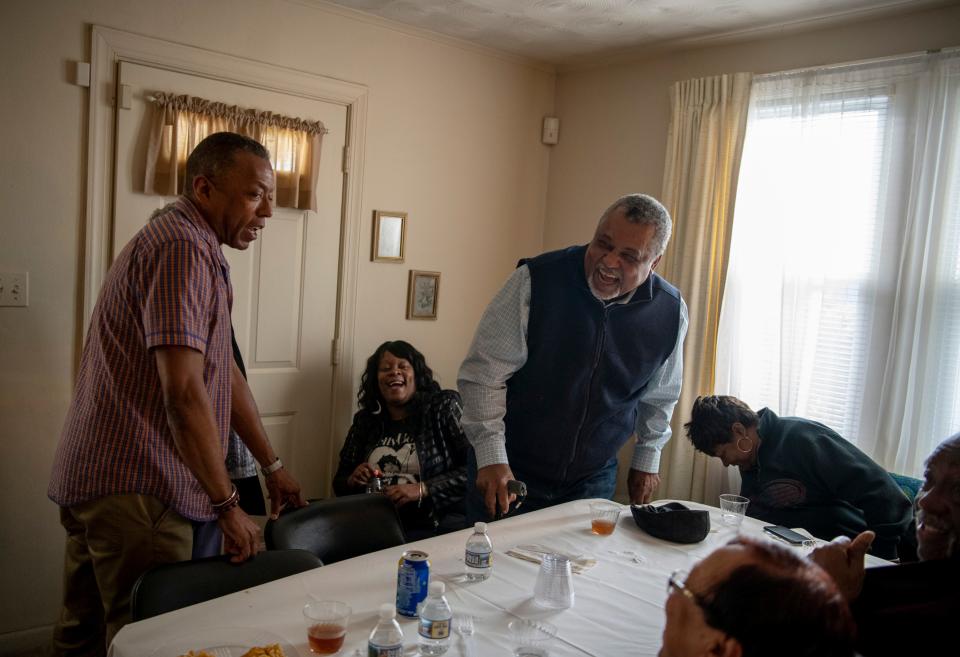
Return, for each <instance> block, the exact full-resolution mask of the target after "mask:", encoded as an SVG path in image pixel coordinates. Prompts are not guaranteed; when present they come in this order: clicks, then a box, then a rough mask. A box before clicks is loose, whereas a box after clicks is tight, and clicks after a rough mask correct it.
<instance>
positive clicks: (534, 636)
mask: <svg viewBox="0 0 960 657" xmlns="http://www.w3.org/2000/svg"><path fill="white" fill-rule="evenodd" d="M507 629H509V630H510V638H511V640H512V641H513V646H514V647H513V654H514V655H515V657H548V655H549V654H550V653H549V648H550V642H551V641H553V638H554V637H555V636H557V627H556V626H555V625H553V624H552V623H548V622H547V621H539V620H528V619H526V618H517V619H516V620H512V621H510V622H509V623H508V624H507Z"/></svg>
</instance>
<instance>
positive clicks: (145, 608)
mask: <svg viewBox="0 0 960 657" xmlns="http://www.w3.org/2000/svg"><path fill="white" fill-rule="evenodd" d="M322 565H323V562H321V561H320V559H318V558H317V557H316V556H315V555H313V554H311V553H310V552H307V551H306V550H277V551H273V552H261V553H259V554H258V555H257V556H255V557H253V558H252V559H249V560H247V561H244V562H243V563H231V561H230V557H229V555H223V556H218V557H209V558H207V559H196V560H194V561H177V562H175V563H165V564H162V565H159V566H155V567H153V568H151V569H150V570H148V571H147V572H145V573H144V574H143V575H141V576H140V578H139V579H138V580H137V581H136V583H135V584H134V585H133V592H132V593H131V595H130V615H131V617H132V618H133V620H135V621H138V620H143V619H144V618H150V617H152V616H158V615H160V614H165V613H167V612H168V611H173V610H175V609H180V608H182V607H188V606H190V605H195V604H197V603H199V602H204V601H206V600H212V599H213V598H219V597H220V596H223V595H227V594H228V593H236V592H237V591H242V590H244V589H248V588H250V587H253V586H258V585H260V584H266V583H267V582H272V581H273V580H275V579H280V578H282V577H288V576H289V575H295V574H297V573H302V572H303V571H305V570H311V569H313V568H319V567H320V566H322Z"/></svg>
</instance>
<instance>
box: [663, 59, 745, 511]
mask: <svg viewBox="0 0 960 657" xmlns="http://www.w3.org/2000/svg"><path fill="white" fill-rule="evenodd" d="M751 79H752V75H751V74H750V73H736V74H729V75H719V76H715V77H709V78H700V79H696V80H686V81H684V82H677V83H675V84H674V85H673V86H671V87H670V111H671V114H670V128H669V132H668V136H667V156H666V164H665V170H664V182H663V193H662V198H661V200H662V201H663V203H664V205H665V206H666V207H667V209H668V210H669V211H670V215H671V216H672V217H673V237H672V238H671V240H670V243H669V245H668V247H667V251H666V253H665V254H664V258H663V261H662V263H661V266H660V272H661V273H662V274H663V275H664V276H665V277H666V278H667V280H669V281H670V282H671V283H673V284H674V285H676V286H677V287H678V288H679V289H680V291H681V292H682V293H683V297H684V299H685V300H686V302H687V306H688V308H689V311H690V325H689V328H688V331H687V338H686V341H685V343H684V349H683V388H682V391H681V393H680V400H679V402H678V403H677V407H676V410H674V413H673V421H672V423H671V426H672V428H673V438H672V439H671V440H670V442H669V443H668V444H667V447H666V448H665V451H664V455H663V461H662V463H661V467H660V473H661V476H662V482H661V485H660V489H659V491H658V495H660V496H663V497H671V498H676V499H689V500H698V501H703V502H707V503H709V504H716V503H717V495H718V494H719V493H720V492H721V488H723V487H724V485H725V482H722V481H721V479H722V477H723V476H724V473H723V468H722V467H721V466H720V463H719V461H716V459H707V458H705V457H704V455H702V454H697V453H696V452H695V451H694V449H693V446H692V445H691V444H690V441H689V440H687V438H686V435H685V432H684V429H683V424H684V422H687V421H688V420H689V417H690V408H691V406H692V405H693V400H694V399H696V397H697V395H702V394H710V393H711V391H712V389H713V379H714V355H715V348H716V335H717V324H718V321H719V316H720V299H721V293H722V291H723V285H724V276H725V270H726V266H727V254H728V252H729V247H730V225H731V221H732V218H733V206H734V199H735V198H736V185H737V172H738V170H739V167H740V155H741V151H742V149H743V135H744V128H745V126H746V120H747V107H748V101H749V98H750V82H751ZM711 461H716V462H715V463H711Z"/></svg>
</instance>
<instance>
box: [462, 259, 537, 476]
mask: <svg viewBox="0 0 960 657" xmlns="http://www.w3.org/2000/svg"><path fill="white" fill-rule="evenodd" d="M529 317H530V270H529V269H528V268H527V266H526V265H524V266H522V267H518V268H517V269H515V270H514V272H513V274H511V275H510V278H508V279H507V282H506V283H505V284H504V286H503V287H502V288H501V289H500V291H499V292H498V293H497V295H496V296H495V297H494V298H493V301H491V302H490V305H489V306H487V309H486V310H485V311H484V313H483V317H481V318H480V324H478V325H477V332H476V334H475V335H474V336H473V343H472V344H471V345H470V350H469V352H467V357H466V359H465V360H464V361H463V364H462V365H461V366H460V373H459V375H458V376H457V387H458V388H459V389H460V396H461V397H462V398H463V418H462V419H461V423H462V425H463V430H464V433H466V434H467V440H469V441H470V444H471V445H472V446H473V449H474V451H475V452H476V455H477V467H478V468H482V467H484V466H487V465H492V464H494V463H507V448H506V438H505V437H504V425H503V417H504V415H505V414H506V412H507V380H508V379H509V378H510V377H511V376H513V373H514V372H516V371H517V370H519V369H520V368H521V367H523V365H524V363H526V362H527V321H528V319H529Z"/></svg>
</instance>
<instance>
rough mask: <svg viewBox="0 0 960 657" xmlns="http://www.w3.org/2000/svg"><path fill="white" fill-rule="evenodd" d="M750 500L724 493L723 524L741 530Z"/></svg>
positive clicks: (722, 502)
mask: <svg viewBox="0 0 960 657" xmlns="http://www.w3.org/2000/svg"><path fill="white" fill-rule="evenodd" d="M748 504H750V500H748V499H747V498H746V497H741V496H739V495H732V494H730V493H724V494H723V495H721V496H720V519H721V520H722V521H723V524H725V525H730V526H732V527H737V528H739V527H740V525H741V524H742V523H743V516H744V514H746V512H747V505H748Z"/></svg>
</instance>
